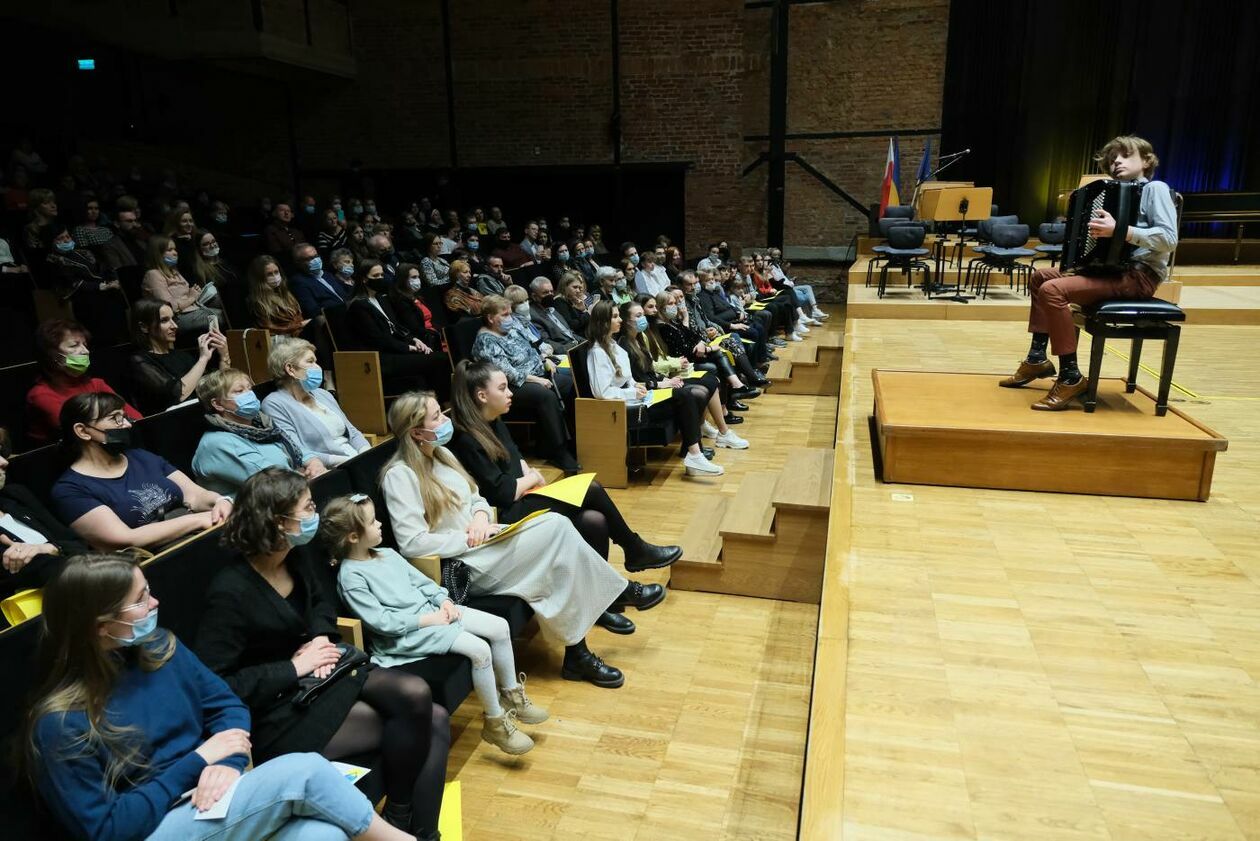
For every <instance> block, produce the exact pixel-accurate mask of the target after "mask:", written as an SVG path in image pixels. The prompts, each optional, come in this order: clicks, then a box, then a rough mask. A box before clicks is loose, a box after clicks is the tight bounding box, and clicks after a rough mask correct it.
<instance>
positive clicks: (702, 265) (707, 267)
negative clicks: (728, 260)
mask: <svg viewBox="0 0 1260 841" xmlns="http://www.w3.org/2000/svg"><path fill="white" fill-rule="evenodd" d="M721 265H722V258H721V257H718V258H717V260H714V259H713V258H712V257H702V258H700V262H699V263H696V269H697V270H699V271H708V272H716V271H717V270H718V268H719V267H720V266H721Z"/></svg>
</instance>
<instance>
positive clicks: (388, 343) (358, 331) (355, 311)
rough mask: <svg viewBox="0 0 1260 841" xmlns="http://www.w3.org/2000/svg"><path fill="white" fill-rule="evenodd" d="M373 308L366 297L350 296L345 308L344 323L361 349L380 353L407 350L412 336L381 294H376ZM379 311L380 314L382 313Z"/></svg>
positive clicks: (406, 351) (404, 351) (409, 347)
mask: <svg viewBox="0 0 1260 841" xmlns="http://www.w3.org/2000/svg"><path fill="white" fill-rule="evenodd" d="M376 301H377V303H379V304H380V305H381V309H379V310H378V309H377V308H376V307H375V306H373V305H372V302H371V301H370V300H368V299H367V298H354V299H353V300H351V301H350V305H349V306H348V307H347V308H346V326H347V327H348V328H349V329H350V334H351V335H352V336H353V337H354V338H355V341H356V342H357V343H358V344H359V345H360V346H361V348H360V349H361V350H375V351H381V352H384V353H410V352H411V341H412V335H411V331H409V330H408V329H407V328H406V327H404V326H403V323H402V321H400V320H399V318H398V316H397V315H396V314H395V313H394V306H393V304H391V303H390V302H389V299H388V298H386V297H384V296H377V298H376ZM382 310H383V311H384V314H383V315H382Z"/></svg>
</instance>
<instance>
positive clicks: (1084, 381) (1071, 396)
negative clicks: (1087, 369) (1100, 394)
mask: <svg viewBox="0 0 1260 841" xmlns="http://www.w3.org/2000/svg"><path fill="white" fill-rule="evenodd" d="M1088 390H1089V378H1088V377H1081V378H1080V379H1079V380H1077V381H1076V382H1074V383H1072V384H1071V385H1068V384H1067V383H1065V382H1062V381H1057V380H1056V381H1055V384H1054V387H1053V388H1051V389H1050V393H1049V394H1047V395H1046V396H1045V397H1043V398H1041V399H1040V400H1038V401H1037V402H1036V403H1034V404H1032V407H1033V408H1034V409H1036V410H1037V411H1039V412H1062V411H1063V410H1064V409H1066V408H1067V407H1068V406H1070V405H1071V404H1072V401H1073V400H1075V399H1076V398H1078V397H1082V396H1084V394H1085V392H1086V391H1088Z"/></svg>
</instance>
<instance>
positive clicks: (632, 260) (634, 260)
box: [630, 254, 639, 266]
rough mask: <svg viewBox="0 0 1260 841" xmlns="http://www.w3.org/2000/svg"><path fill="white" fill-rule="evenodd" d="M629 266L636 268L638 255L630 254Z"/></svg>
mask: <svg viewBox="0 0 1260 841" xmlns="http://www.w3.org/2000/svg"><path fill="white" fill-rule="evenodd" d="M630 265H632V266H637V265H639V255H638V254H631V255H630Z"/></svg>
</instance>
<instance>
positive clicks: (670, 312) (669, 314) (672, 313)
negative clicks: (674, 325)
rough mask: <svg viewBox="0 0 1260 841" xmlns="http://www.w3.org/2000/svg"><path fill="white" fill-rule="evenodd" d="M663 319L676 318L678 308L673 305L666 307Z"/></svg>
mask: <svg viewBox="0 0 1260 841" xmlns="http://www.w3.org/2000/svg"><path fill="white" fill-rule="evenodd" d="M665 317H666V318H669V319H673V318H677V317H678V307H676V306H674V305H673V304H670V305H669V306H667V307H666V308H665Z"/></svg>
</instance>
